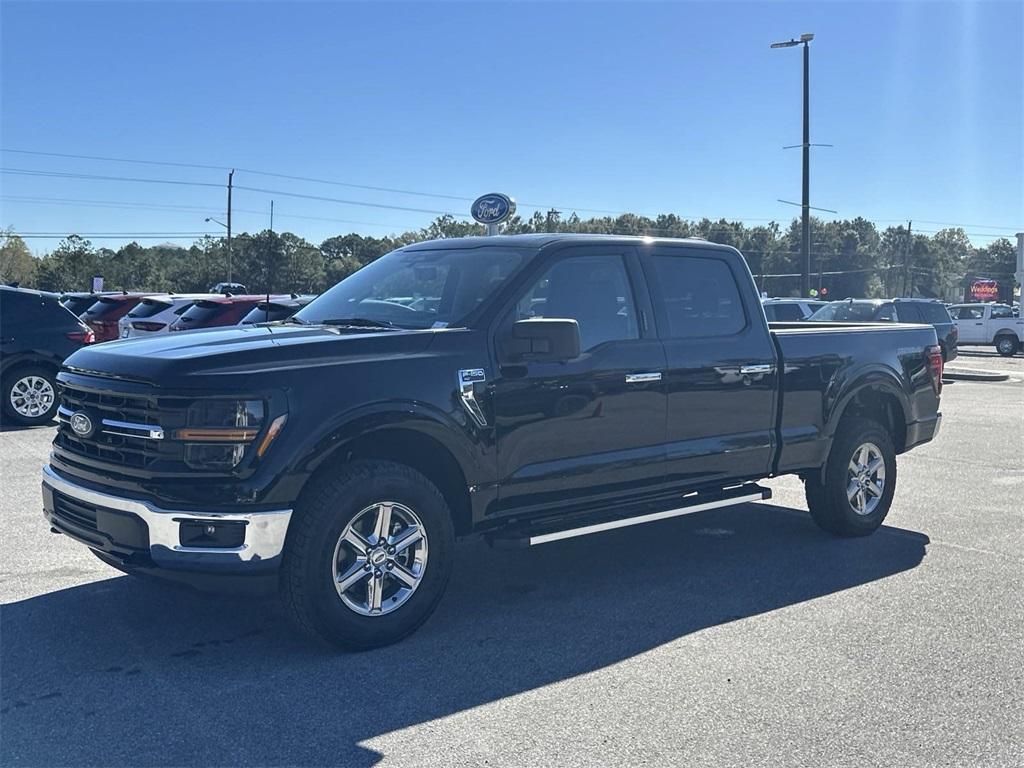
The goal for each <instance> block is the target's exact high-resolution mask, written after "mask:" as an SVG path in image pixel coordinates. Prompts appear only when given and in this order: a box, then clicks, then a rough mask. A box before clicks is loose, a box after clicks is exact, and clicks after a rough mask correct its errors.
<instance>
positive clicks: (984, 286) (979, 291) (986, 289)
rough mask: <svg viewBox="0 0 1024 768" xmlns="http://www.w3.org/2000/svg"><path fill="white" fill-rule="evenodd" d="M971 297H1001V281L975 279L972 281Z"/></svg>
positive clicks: (989, 298) (975, 298)
mask: <svg viewBox="0 0 1024 768" xmlns="http://www.w3.org/2000/svg"><path fill="white" fill-rule="evenodd" d="M971 298H972V299H973V300H974V301H995V300H996V299H998V298H999V283H997V282H996V281H995V280H975V281H974V282H973V283H971Z"/></svg>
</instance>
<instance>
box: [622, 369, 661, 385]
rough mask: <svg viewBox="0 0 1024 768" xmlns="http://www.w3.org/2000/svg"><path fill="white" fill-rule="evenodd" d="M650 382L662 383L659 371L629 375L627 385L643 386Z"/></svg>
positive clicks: (627, 375)
mask: <svg viewBox="0 0 1024 768" xmlns="http://www.w3.org/2000/svg"><path fill="white" fill-rule="evenodd" d="M649 381H661V373H660V372H658V371H652V372H651V373H627V374H626V383H627V384H643V383H645V382H649Z"/></svg>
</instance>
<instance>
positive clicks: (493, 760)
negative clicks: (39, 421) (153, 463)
mask: <svg viewBox="0 0 1024 768" xmlns="http://www.w3.org/2000/svg"><path fill="white" fill-rule="evenodd" d="M980 352H984V350H981V351H980ZM994 358H995V359H993V360H990V359H989V357H988V356H986V355H984V354H980V356H978V357H977V360H978V361H980V363H981V364H982V366H983V367H985V366H997V367H998V368H999V369H1000V370H1004V369H1005V370H1009V371H1010V372H1011V374H1012V375H1011V376H1010V378H1009V379H1008V380H1007V381H1005V382H996V383H976V382H966V381H955V382H952V383H949V384H947V385H946V387H945V389H944V392H943V398H942V409H943V412H944V420H943V427H942V433H941V435H940V437H939V439H938V440H936V441H935V442H933V443H931V444H929V445H926V446H924V447H922V448H920V449H917V450H915V451H912V452H911V453H909V454H906V455H904V456H902V457H900V460H899V485H898V489H897V493H896V498H895V503H894V505H893V508H892V511H891V513H890V515H889V518H888V520H887V521H886V524H885V526H884V527H883V528H881V529H880V530H879V531H878V532H877V533H876V534H875V535H873V536H871V537H869V538H865V539H858V540H839V539H835V538H831V537H829V536H827V535H825V534H824V533H822V532H820V531H818V530H817V529H816V528H815V527H814V526H813V525H812V523H811V522H810V519H809V517H808V516H807V514H806V508H805V506H804V502H803V498H802V492H801V486H800V483H799V482H798V481H796V480H795V479H793V478H780V479H777V480H772V481H770V482H769V483H768V484H769V485H770V486H771V487H772V489H773V490H774V492H775V496H774V498H773V499H772V500H771V501H769V502H765V503H761V504H751V505H746V506H743V507H738V508H733V509H725V510H715V511H711V512H705V513H699V514H695V515H691V516H687V517H683V518H678V519H675V520H669V521H662V522H660V523H655V524H651V525H648V526H642V527H637V528H630V529H622V530H618V531H612V532H608V533H604V534H597V535H593V536H587V537H583V538H579V539H571V540H567V541H562V542H557V543H553V544H548V545H544V546H541V547H537V548H535V549H532V550H526V551H512V552H510V551H495V550H491V549H489V548H488V547H487V546H486V545H485V544H483V543H482V542H480V541H477V540H468V541H464V542H461V543H460V544H459V545H458V547H457V550H458V552H457V564H456V568H455V573H454V576H453V579H452V583H451V586H450V588H449V591H448V593H447V595H446V596H445V598H444V599H443V601H442V603H441V605H440V607H439V609H438V611H437V613H436V614H435V615H434V616H433V617H432V618H431V619H430V620H429V621H428V622H427V623H426V624H425V625H424V626H423V628H422V629H421V630H420V631H419V632H418V633H417V634H415V635H414V636H412V637H411V638H409V639H408V640H406V641H404V642H402V643H399V644H397V645H394V646H392V647H389V648H385V649H381V650H377V651H371V652H365V653H359V654H338V653H332V652H330V651H326V650H324V649H323V648H321V647H319V646H315V645H311V644H309V643H307V642H306V641H304V640H303V639H301V638H299V637H297V636H296V635H294V634H293V633H292V631H291V630H290V628H289V627H288V625H287V624H286V623H285V622H284V619H283V616H282V614H281V611H280V610H279V609H278V607H277V606H276V604H275V602H274V601H263V602H256V601H243V600H237V599H227V598H218V597H211V596H203V595H198V594H195V593H192V592H187V591H181V590H178V589H175V588H171V587H164V586H161V585H156V584H151V583H146V582H142V581H138V580H136V579H133V578H131V577H127V576H122V575H119V574H118V573H117V572H116V571H113V570H112V569H110V568H108V567H107V566H105V565H103V564H102V563H100V562H99V561H98V560H96V559H95V558H93V557H92V556H91V555H90V554H89V553H88V552H87V551H86V550H85V549H84V548H82V547H80V546H78V545H76V544H74V543H73V542H71V541H69V540H68V539H67V538H65V537H62V536H56V535H52V534H50V533H49V531H48V527H47V526H46V525H45V524H44V522H43V519H42V517H41V514H40V500H39V469H40V466H41V465H42V464H43V462H44V461H45V457H46V454H47V449H48V442H49V441H50V439H51V437H52V433H53V430H52V428H49V427H47V428H38V429H29V430H12V431H5V432H0V469H2V491H0V502H2V509H0V548H2V549H0V552H2V559H0V563H2V564H0V605H2V607H0V633H2V634H0V765H3V766H20V765H25V766H99V765H133V766H157V765H160V766H163V765H167V766H170V765H174V766H192V765H259V766H285V765H301V766H306V765H336V766H369V765H376V764H382V765H393V766H462V765H466V766H470V765H472V766H478V765H491V766H507V765H513V764H516V765H527V766H623V765H630V766H633V765H652V766H670V765H671V766H688V765H712V766H743V767H744V768H746V767H748V766H808V767H811V766H813V768H820V767H821V766H858V768H863V766H883V765H884V766H901V767H902V766H1021V765H1024V725H1022V724H1024V653H1022V652H1021V648H1022V647H1024V555H1022V545H1024V525H1022V522H1024V520H1022V518H1024V472H1022V458H1021V457H1022V456H1024V453H1022V448H1024V357H1021V356H1018V357H1017V358H1014V359H1012V360H1006V359H1003V358H998V356H994ZM961 361H966V362H967V364H968V365H974V364H976V363H975V355H973V354H966V355H962V356H961V359H960V360H958V361H957V363H958V364H960V363H961Z"/></svg>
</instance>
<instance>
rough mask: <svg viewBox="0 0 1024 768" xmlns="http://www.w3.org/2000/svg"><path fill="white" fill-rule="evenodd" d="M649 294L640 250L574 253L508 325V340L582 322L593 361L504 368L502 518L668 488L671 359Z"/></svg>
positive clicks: (542, 274) (586, 355)
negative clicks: (516, 328) (525, 331)
mask: <svg viewBox="0 0 1024 768" xmlns="http://www.w3.org/2000/svg"><path fill="white" fill-rule="evenodd" d="M638 282H639V283H640V284H638ZM645 291H646V288H644V287H643V285H642V277H641V275H640V270H639V266H638V263H637V261H636V256H635V254H633V252H632V249H630V248H623V247H618V248H614V247H604V246H601V247H583V246H580V247H572V248H568V249H564V250H562V251H559V252H558V253H556V254H554V255H553V256H552V257H550V259H549V261H548V262H547V263H546V264H545V265H543V266H542V267H540V271H539V274H538V275H537V276H536V278H535V279H532V280H530V281H529V282H528V286H527V288H526V289H525V290H524V291H523V292H522V293H521V294H520V295H519V296H518V298H517V299H516V300H515V301H514V303H513V305H512V306H511V307H509V308H508V310H507V311H506V313H505V314H504V316H503V317H502V319H501V321H500V322H499V327H498V332H497V337H498V338H501V335H502V334H503V333H506V332H507V331H508V330H509V329H510V328H511V325H512V323H514V322H515V321H517V320H522V319H525V318H529V317H549V318H573V319H575V320H576V321H577V323H578V324H579V328H580V350H581V354H580V356H579V357H578V358H576V359H574V360H570V361H568V362H565V363H538V362H526V363H517V364H507V363H505V364H501V365H499V369H498V371H499V372H498V377H497V379H496V380H495V381H494V383H493V386H492V387H491V388H490V389H489V392H490V394H491V397H492V407H493V412H494V416H495V427H496V440H497V448H498V478H499V490H498V494H499V504H498V510H500V512H501V513H503V514H505V513H511V512H515V511H539V510H541V509H543V508H549V507H550V506H551V505H563V504H569V503H575V502H586V503H594V502H596V501H601V500H608V499H614V498H615V497H616V496H618V495H620V494H621V495H622V496H636V495H638V494H642V493H643V492H644V491H645V490H649V489H653V488H654V487H656V486H658V485H660V484H661V483H662V482H663V477H664V466H663V460H664V440H665V417H666V403H665V386H664V378H663V371H664V367H665V354H664V351H663V347H662V345H661V343H660V342H659V341H658V340H657V339H656V338H654V334H653V328H652V329H648V328H646V327H645V325H649V324H650V323H649V322H645V320H646V315H645V314H644V313H643V312H642V310H643V308H645V307H647V306H648V305H649V300H648V299H647V296H646V293H645ZM638 308H639V309H638Z"/></svg>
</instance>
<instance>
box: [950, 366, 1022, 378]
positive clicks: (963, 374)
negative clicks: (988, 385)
mask: <svg viewBox="0 0 1024 768" xmlns="http://www.w3.org/2000/svg"><path fill="white" fill-rule="evenodd" d="M942 378H944V379H952V380H953V381H1006V380H1007V379H1009V378H1010V374H1008V373H1001V372H999V371H968V370H965V369H963V368H960V369H959V370H957V369H955V368H945V369H944V370H943V371H942Z"/></svg>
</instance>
